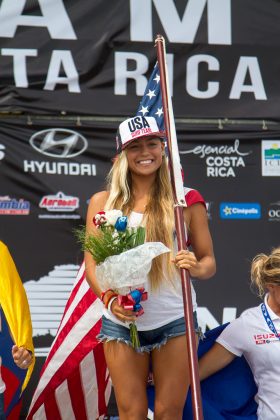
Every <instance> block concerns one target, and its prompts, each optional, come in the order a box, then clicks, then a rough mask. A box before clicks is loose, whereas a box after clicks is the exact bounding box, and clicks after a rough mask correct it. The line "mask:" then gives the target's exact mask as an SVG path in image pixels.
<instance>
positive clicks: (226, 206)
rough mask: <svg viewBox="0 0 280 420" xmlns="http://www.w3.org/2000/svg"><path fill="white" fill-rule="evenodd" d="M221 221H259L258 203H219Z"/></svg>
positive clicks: (259, 210)
mask: <svg viewBox="0 0 280 420" xmlns="http://www.w3.org/2000/svg"><path fill="white" fill-rule="evenodd" d="M220 217H221V219H260V218H261V206H260V204H259V203H221V204H220Z"/></svg>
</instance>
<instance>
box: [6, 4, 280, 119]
mask: <svg viewBox="0 0 280 420" xmlns="http://www.w3.org/2000/svg"><path fill="white" fill-rule="evenodd" d="M279 19H280V3H279V1H277V0H266V1H265V2H264V1H263V0H234V1H233V0H208V1H207V0H188V1H187V0H176V1H175V0H141V1H139V0H114V1H111V2H109V1H107V2H104V1H101V0H82V1H79V2H77V1H76V0H67V1H66V0H65V1H63V0H56V1H53V0H34V1H31V0H17V1H10V0H2V1H1V2H0V42H1V50H0V75H1V86H0V96H1V102H0V109H1V110H3V111H4V110H11V111H15V110H18V111H23V112H27V113H33V114H34V113H35V114H37V113H41V114H45V113H51V114H55V113H61V112H62V113H64V114H65V113H72V114H86V115H100V116H111V115H118V116H123V115H131V114H132V113H133V112H134V110H135V109H136V108H137V105H138V102H139V98H140V97H141V96H142V95H143V93H144V89H145V87H146V84H147V77H148V75H149V72H150V70H151V68H152V66H153V65H154V62H155V49H154V39H155V37H156V35H157V34H158V33H160V34H162V35H164V36H165V38H166V42H167V59H168V64H169V74H170V82H171V91H172V92H173V93H174V109H175V115H176V116H177V118H178V117H183V118H186V117H200V118H202V117H217V116H218V117H221V116H224V117H228V118H261V119H263V118H276V119H278V118H279V111H278V110H279V105H280V100H279V98H280V83H279V73H280V58H279V44H280V26H279Z"/></svg>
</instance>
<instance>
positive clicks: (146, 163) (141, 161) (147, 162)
mask: <svg viewBox="0 0 280 420" xmlns="http://www.w3.org/2000/svg"><path fill="white" fill-rule="evenodd" d="M137 163H139V165H149V164H150V163H153V160H152V159H147V160H139V161H138V162H137Z"/></svg>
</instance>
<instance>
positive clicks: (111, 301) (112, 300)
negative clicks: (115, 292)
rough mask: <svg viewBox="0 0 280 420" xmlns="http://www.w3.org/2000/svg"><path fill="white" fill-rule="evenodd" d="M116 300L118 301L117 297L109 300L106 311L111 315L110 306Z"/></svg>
mask: <svg viewBox="0 0 280 420" xmlns="http://www.w3.org/2000/svg"><path fill="white" fill-rule="evenodd" d="M116 299H118V297H117V296H113V297H112V299H111V300H110V302H109V303H108V308H107V309H108V311H109V312H111V313H112V311H111V306H112V303H113V302H114V300H116Z"/></svg>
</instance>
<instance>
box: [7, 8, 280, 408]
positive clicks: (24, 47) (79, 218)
mask: <svg viewBox="0 0 280 420" xmlns="http://www.w3.org/2000/svg"><path fill="white" fill-rule="evenodd" d="M279 17H280V2H279V1H277V0H267V1H266V2H263V1H262V0H235V1H231V0H208V1H207V0H188V1H187V0H176V1H174V0H141V1H139V0H114V1H111V2H109V1H107V2H106V3H105V2H104V1H101V0H81V1H79V2H77V1H74V0H67V1H66V0H65V1H63V0H56V1H53V0H32V1H31V0H17V1H15V2H12V1H10V0H2V1H0V46H1V48H0V112H1V119H0V239H1V240H3V241H4V242H5V243H6V244H7V245H8V246H9V249H10V251H11V253H12V255H13V258H14V259H15V262H16V265H17V267H18V270H19V272H20V274H21V277H22V280H23V282H24V285H25V288H26V291H27V294H28V298H29V302H30V308H31V314H32V321H33V328H34V342H35V347H36V354H37V356H38V358H37V365H36V370H35V372H34V375H33V377H32V379H31V382H30V385H29V387H28V389H27V393H26V398H27V400H26V404H25V409H26V410H27V407H28V402H29V400H30V398H31V395H32V393H33V391H34V388H35V385H36V384H37V381H38V375H39V371H40V368H41V366H42V364H43V361H44V358H45V355H46V354H47V352H48V349H49V347H50V345H51V343H52V340H53V338H54V336H55V333H56V330H57V327H58V324H59V321H60V318H61V315H62V312H63V308H64V305H65V302H66V300H67V297H68V295H69V291H70V289H71V286H72V284H73V281H74V278H75V275H76V272H77V269H78V266H79V264H80V263H81V261H82V253H81V252H80V249H79V245H78V244H77V242H76V240H75V238H74V234H73V229H74V228H76V227H78V226H79V225H81V224H83V223H84V222H85V216H86V208H87V202H88V200H89V198H90V196H91V195H92V194H93V193H94V192H95V191H98V190H100V189H103V188H104V184H105V176H106V173H107V172H108V170H109V168H110V166H111V159H112V158H113V157H114V155H115V146H114V138H115V133H116V128H117V125H118V123H119V122H120V121H121V120H122V119H123V118H125V117H126V116H130V115H134V113H135V111H136V109H137V108H138V105H139V101H140V99H141V97H142V95H143V93H144V89H145V87H146V84H147V81H148V77H149V75H150V73H151V70H152V67H153V65H154V63H155V59H156V57H155V49H154V39H155V37H156V35H157V34H158V33H161V34H163V35H164V36H165V38H166V42H167V60H168V66H169V75H170V86H171V92H172V94H173V104H174V113H175V117H176V126H177V129H178V138H179V149H180V153H181V160H182V164H183V168H184V173H185V184H186V185H187V186H190V187H193V188H197V189H198V190H199V191H200V192H201V193H202V195H203V196H204V197H205V200H206V201H207V206H208V216H209V223H210V229H211V232H212V236H213V241H214V248H215V254H216V258H217V274H216V275H215V277H214V278H213V279H211V280H209V281H201V282H198V281H197V282H195V288H196V290H197V294H198V303H199V309H198V315H199V321H200V324H201V326H202V327H203V329H206V328H213V327H215V326H216V325H218V324H219V323H222V322H227V321H230V320H231V319H233V318H235V317H236V316H238V315H239V314H240V313H241V312H242V311H243V310H244V309H246V308H247V307H249V306H253V305H255V304H257V303H258V302H259V300H258V299H257V298H256V297H255V296H254V295H253V294H252V293H251V291H250V289H249V268H250V261H251V259H252V257H253V256H254V255H255V254H256V253H258V252H263V251H267V252H269V251H270V250H271V248H272V247H273V246H277V245H279V244H280V243H279V227H280V225H279V222H280V193H279V176H280V132H278V131H276V129H277V124H276V122H277V121H279V105H280V103H279V102H280V100H279V98H280V82H279V80H280V79H279V74H280V58H279V54H278V51H279V43H280V26H279ZM8 113H11V115H10V116H9V115H8ZM72 116H73V118H72ZM80 117H83V118H80ZM196 118H197V119H199V122H198V121H196V120H195V119H196ZM208 118H217V119H221V121H220V123H219V126H218V125H217V126H216V127H214V126H213V125H212V123H211V121H209V123H207V121H206V119H208ZM227 118H228V119H230V118H231V119H232V118H236V119H239V120H240V119H244V121H243V122H244V124H241V123H240V122H239V125H238V124H234V121H229V120H227ZM189 119H192V121H193V126H192V125H191V124H190V121H189ZM249 119H255V120H256V121H255V123H254V125H253V124H252V122H249V121H248V120H249ZM267 119H270V120H274V121H270V122H268V123H267V122H265V121H264V120H267ZM203 120H204V121H203ZM246 120H247V122H246ZM276 120H277V121H276ZM238 127H239V128H238ZM240 127H242V129H240ZM267 127H268V128H269V130H267ZM272 129H273V130H274V131H270V130H272Z"/></svg>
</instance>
